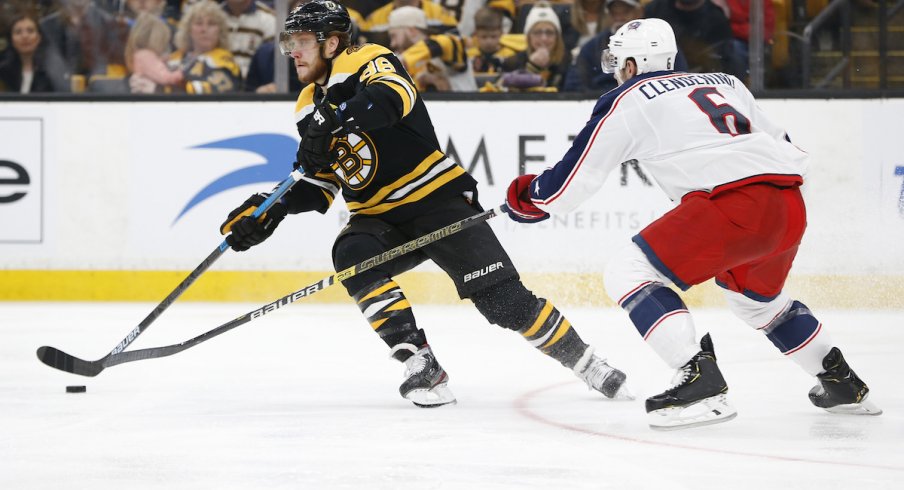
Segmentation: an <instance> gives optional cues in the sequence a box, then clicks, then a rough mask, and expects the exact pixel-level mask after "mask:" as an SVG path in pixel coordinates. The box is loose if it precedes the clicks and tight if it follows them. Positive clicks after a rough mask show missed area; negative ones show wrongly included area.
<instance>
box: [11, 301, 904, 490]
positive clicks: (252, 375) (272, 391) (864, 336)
mask: <svg viewBox="0 0 904 490" xmlns="http://www.w3.org/2000/svg"><path fill="white" fill-rule="evenodd" d="M154 306H155V305H153V304H107V303H0V332H2V335H0V339H2V340H0V488H2V489H58V488H61V487H66V488H72V489H82V488H84V489H92V490H104V489H111V490H112V489H115V490H122V489H145V488H167V489H180V488H198V489H212V488H216V489H299V488H317V489H319V488H366V489H384V488H385V489H396V488H419V489H420V488H467V489H483V488H487V489H501V488H506V489H533V488H537V489H540V488H542V489H575V488H615V489H633V488H638V489H646V488H654V487H659V488H667V489H669V490H675V489H691V488H694V489H708V488H713V489H716V488H718V489H757V490H760V489H763V488H782V489H819V490H828V489H851V488H858V489H859V488H869V489H883V488H904V483H902V482H904V415H902V411H904V383H902V381H901V379H902V377H901V365H902V354H901V352H902V346H904V326H902V324H901V320H902V318H904V314H902V313H904V312H902V311H900V310H898V311H884V312H880V311H817V312H816V313H817V316H818V317H819V318H820V320H821V321H822V322H823V324H824V325H825V327H826V329H827V330H828V332H829V333H830V334H831V335H832V336H833V338H834V339H835V341H836V345H838V346H840V347H841V349H842V351H843V352H844V354H845V357H846V358H847V359H848V360H849V361H850V363H851V366H852V367H853V368H854V370H855V371H856V372H857V373H858V374H859V375H860V376H861V377H863V378H864V379H865V380H866V381H867V383H868V384H869V386H870V387H871V389H872V394H871V397H872V400H873V401H874V402H876V403H877V404H878V405H879V406H880V407H881V408H883V409H884V410H885V413H884V414H883V415H881V416H878V417H864V416H859V417H858V416H840V415H830V414H827V413H824V412H822V411H820V410H818V409H816V408H814V407H813V406H811V405H810V403H809V401H808V400H807V391H808V390H809V389H810V387H811V386H812V385H813V380H812V379H811V378H809V377H808V376H807V375H806V374H804V373H803V372H802V371H801V370H800V369H799V368H798V367H797V366H796V365H794V364H793V363H792V362H790V361H788V360H786V359H783V358H782V357H781V355H780V354H779V353H778V351H777V350H776V349H775V348H774V347H773V346H772V344H771V343H770V342H769V341H768V340H766V339H765V338H763V336H762V335H761V334H759V333H757V332H754V331H752V330H751V329H749V328H748V327H746V326H744V325H742V324H741V323H740V321H738V320H735V319H734V318H733V317H732V316H731V315H730V314H729V313H728V312H727V310H699V311H696V312H695V313H696V319H697V333H698V336H700V335H702V333H703V332H705V331H709V332H711V333H712V335H713V341H714V344H715V350H716V354H717V356H718V357H719V361H720V362H719V363H720V366H721V367H722V371H723V373H724V374H725V377H726V379H727V380H728V384H729V387H730V392H729V395H730V399H731V400H732V401H733V403H734V404H735V406H736V407H737V409H738V417H737V418H736V419H735V420H733V421H731V422H728V423H724V424H718V425H713V426H708V427H701V428H695V429H687V430H683V431H674V432H654V431H652V430H650V429H649V428H648V427H647V425H646V422H645V412H644V409H643V398H644V397H645V396H649V395H652V394H655V393H658V392H660V391H662V390H663V389H664V388H665V387H667V385H668V382H669V380H670V378H671V371H670V370H668V369H667V368H666V367H665V366H664V365H663V364H662V363H661V362H660V361H659V360H658V358H656V357H654V355H653V353H652V351H651V350H650V349H649V348H648V347H647V346H646V345H644V344H643V341H642V340H641V339H640V337H639V336H638V335H637V333H636V331H635V330H634V328H633V327H632V326H631V325H630V323H629V321H628V318H627V316H626V315H625V314H624V313H623V312H621V311H619V310H614V309H611V310H610V309H589V308H588V309H577V308H567V307H565V308H562V309H563V310H564V311H565V313H566V315H567V316H568V318H569V319H570V320H571V322H572V323H573V324H574V325H575V326H576V328H577V329H578V331H579V332H580V333H581V334H582V336H583V337H584V339H585V340H586V341H588V342H591V343H592V344H594V345H596V346H597V348H598V351H600V352H602V353H604V354H605V355H607V356H608V357H609V359H610V363H612V364H613V365H615V366H617V367H619V368H621V369H623V370H625V371H626V372H627V373H628V382H629V383H630V386H631V388H632V389H633V391H634V392H635V394H636V395H637V396H638V399H637V400H635V401H632V402H612V401H607V400H605V399H603V398H602V396H601V395H598V394H595V393H592V392H589V391H588V390H587V388H586V387H585V386H584V385H583V384H582V383H581V382H580V381H579V380H578V379H577V378H576V377H574V375H573V374H572V373H571V372H570V371H568V370H566V369H565V368H563V367H561V366H560V365H559V364H558V363H556V362H555V361H552V360H551V359H548V358H545V357H544V356H542V355H541V354H539V353H538V352H536V351H535V350H533V349H532V348H531V347H529V346H528V344H527V343H526V342H524V341H523V340H521V339H520V338H519V336H518V335H517V334H514V333H512V332H509V331H504V330H502V329H499V328H498V327H494V326H490V325H487V324H486V323H485V322H484V321H483V319H482V318H481V317H480V316H479V315H478V314H477V312H476V311H475V310H474V309H472V308H470V307H469V306H467V305H462V306H446V307H439V306H431V307H416V308H415V314H416V316H417V318H418V321H419V324H420V325H421V326H422V327H424V328H425V329H426V331H427V335H428V339H429V340H430V343H431V345H432V346H433V348H434V351H435V352H436V354H437V357H438V358H439V360H440V362H441V363H442V364H443V366H444V367H445V368H446V370H447V371H448V372H449V374H450V376H451V383H450V387H451V388H452V390H453V392H454V393H455V394H456V396H457V397H458V404H457V405H455V406H452V407H444V408H439V409H419V408H416V407H415V406H413V405H412V404H410V403H409V402H407V401H406V400H403V399H402V398H401V397H400V396H399V394H398V391H397V388H398V384H399V383H400V381H401V375H402V370H403V368H402V365H401V364H399V363H397V362H395V361H391V360H390V359H389V358H388V357H387V354H388V349H387V348H386V347H385V346H384V345H383V343H382V342H381V341H380V340H379V339H378V338H377V336H376V335H375V334H374V333H373V332H372V331H371V329H370V327H369V326H368V325H367V324H366V322H365V321H364V320H363V319H362V318H361V317H360V313H359V312H358V311H357V309H356V308H355V307H354V305H352V304H348V305H336V306H328V305H317V304H305V303H304V302H299V303H297V304H295V305H292V306H290V307H287V308H284V309H281V310H279V311H277V312H274V313H272V314H270V315H267V316H265V317H263V318H261V319H258V320H255V321H253V322H251V323H249V324H247V325H244V326H242V327H239V328H238V329H236V330H233V331H231V332H228V333H226V334H225V335H223V336H221V337H218V338H216V339H214V340H211V341H209V342H207V343H204V344H202V345H199V346H197V347H195V348H193V349H190V350H187V351H185V352H182V353H180V354H177V355H175V356H173V357H169V358H164V359H157V360H146V361H139V362H135V363H131V364H123V365H120V366H115V367H111V368H108V369H107V370H105V371H104V372H102V373H101V374H100V375H99V376H97V377H96V378H83V377H79V376H75V375H72V374H68V373H63V372H58V371H56V370H53V369H51V368H49V367H47V366H45V365H43V364H41V363H40V362H39V361H38V360H37V358H36V356H35V349H37V348H38V347H39V346H41V345H51V346H54V347H57V348H60V349H62V350H64V351H66V352H69V353H71V354H73V355H76V356H79V357H82V358H84V359H89V360H94V359H98V358H100V357H102V356H104V355H105V354H106V353H107V352H108V351H109V350H110V349H112V348H113V346H114V345H115V344H116V343H118V342H119V340H120V339H122V338H123V337H124V336H125V335H126V334H127V333H128V332H129V331H130V330H131V329H132V328H133V327H134V326H135V325H137V324H138V322H140V321H141V319H143V318H144V317H145V315H147V314H148V313H149V312H150V311H151V309H152V308H153V307H154ZM256 307H257V305H249V304H197V303H176V304H175V305H173V306H172V307H171V308H170V309H169V310H168V311H167V312H166V313H164V314H163V316H161V317H160V318H159V319H158V320H157V321H156V322H155V323H154V324H153V325H151V327H150V328H149V329H148V330H147V331H146V332H145V333H144V334H143V335H142V336H141V337H140V338H139V339H138V340H136V341H135V343H134V344H133V345H132V346H131V347H130V348H145V347H152V346H157V345H164V344H170V343H176V342H179V341H182V340H185V339H188V338H190V337H192V336H194V335H197V334H199V333H201V332H204V331H206V330H209V329H211V328H214V327H216V326H218V325H220V324H222V323H225V322H227V321H228V320H230V319H231V318H234V317H236V316H239V315H241V314H243V313H246V312H248V311H250V310H252V309H254V308H256ZM67 385H86V386H87V393H82V394H67V393H65V387H66V386H67Z"/></svg>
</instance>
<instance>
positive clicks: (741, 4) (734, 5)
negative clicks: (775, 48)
mask: <svg viewBox="0 0 904 490" xmlns="http://www.w3.org/2000/svg"><path fill="white" fill-rule="evenodd" d="M727 2H728V9H729V11H730V12H731V14H730V15H729V17H728V22H729V24H731V32H732V34H733V35H734V39H732V44H733V45H734V53H733V54H734V58H733V59H735V60H736V61H737V63H738V66H737V67H735V68H734V69H733V71H734V73H735V74H739V73H740V74H741V75H739V76H741V80H744V79H745V78H746V76H747V75H748V73H749V71H750V67H749V63H750V46H749V43H750V0H727ZM773 32H775V7H773V5H772V0H763V42H764V43H765V44H766V45H767V46H768V45H771V44H772V33H773Z"/></svg>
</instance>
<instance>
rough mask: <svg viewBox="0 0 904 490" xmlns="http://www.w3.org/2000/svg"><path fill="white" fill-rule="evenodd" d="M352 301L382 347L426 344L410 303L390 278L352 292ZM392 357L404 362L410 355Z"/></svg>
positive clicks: (398, 352)
mask: <svg viewBox="0 0 904 490" xmlns="http://www.w3.org/2000/svg"><path fill="white" fill-rule="evenodd" d="M354 298H355V301H356V302H357V303H358V308H359V309H360V310H361V313H363V314H364V318H366V319H367V321H368V322H369V323H370V326H371V327H373V329H374V331H375V332H377V334H379V335H380V338H381V339H383V341H384V342H386V345H388V346H390V347H394V346H396V345H398V344H400V343H403V342H405V343H409V344H413V345H415V346H418V347H420V346H423V345H425V344H426V343H427V337H426V336H425V335H424V331H423V330H420V329H418V328H417V324H416V323H415V320H414V313H413V312H412V311H411V304H410V303H408V299H406V298H405V294H404V293H402V289H401V288H399V285H398V284H396V282H395V281H393V280H392V279H382V280H380V281H378V282H376V283H374V284H371V285H369V286H367V287H365V288H364V289H362V290H361V291H358V292H357V293H355V295H354ZM394 355H395V356H396V358H397V359H398V360H399V361H405V359H407V358H408V357H410V356H411V352H410V351H408V350H405V349H402V350H399V351H397V352H396V353H395V354H394Z"/></svg>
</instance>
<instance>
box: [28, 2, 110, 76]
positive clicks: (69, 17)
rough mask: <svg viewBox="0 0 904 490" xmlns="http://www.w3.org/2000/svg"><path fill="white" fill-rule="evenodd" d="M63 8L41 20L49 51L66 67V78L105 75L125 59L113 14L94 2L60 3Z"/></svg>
mask: <svg viewBox="0 0 904 490" xmlns="http://www.w3.org/2000/svg"><path fill="white" fill-rule="evenodd" d="M60 3H61V8H60V10H59V11H57V12H54V13H52V14H50V15H48V16H47V17H44V18H43V19H42V20H41V32H42V33H43V34H44V42H46V43H47V45H48V47H49V49H51V50H52V51H53V52H55V53H56V54H58V55H59V56H60V57H61V58H62V59H63V61H64V62H65V64H66V72H65V74H64V76H65V77H66V78H67V79H68V78H70V77H71V76H73V75H78V76H82V77H90V76H92V75H106V74H107V70H108V68H109V65H110V64H111V63H115V62H117V61H120V60H121V59H122V53H123V52H124V49H123V44H122V41H121V40H120V39H119V38H118V37H117V36H118V34H119V33H120V31H119V29H117V28H116V23H115V21H114V19H113V17H112V16H110V14H108V13H107V12H104V11H103V10H101V9H99V8H98V7H97V6H95V5H94V3H93V2H92V1H91V0H60Z"/></svg>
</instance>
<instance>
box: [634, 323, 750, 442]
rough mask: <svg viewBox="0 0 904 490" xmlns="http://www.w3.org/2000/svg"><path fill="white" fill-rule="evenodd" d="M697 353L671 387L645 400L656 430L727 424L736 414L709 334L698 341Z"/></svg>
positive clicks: (648, 418)
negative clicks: (728, 396)
mask: <svg viewBox="0 0 904 490" xmlns="http://www.w3.org/2000/svg"><path fill="white" fill-rule="evenodd" d="M700 349H701V350H700V352H698V353H697V354H696V355H695V356H694V357H692V358H691V360H690V361H688V362H687V364H685V365H684V366H682V367H681V368H680V369H678V371H677V372H676V373H675V377H674V378H672V387H671V388H669V389H668V390H666V391H665V392H663V393H660V394H659V395H656V396H653V397H650V398H647V403H646V408H647V420H648V422H649V424H650V427H651V428H653V429H657V430H673V429H684V428H688V427H697V426H701V425H709V424H717V423H720V422H727V421H729V420H731V419H733V418H735V417H736V416H737V414H738V412H737V411H736V410H735V409H734V407H732V406H731V404H729V403H728V398H727V396H726V394H727V393H728V385H727V384H726V383H725V378H723V377H722V373H721V371H719V366H718V365H717V364H716V354H715V352H714V351H713V343H712V339H710V337H709V334H706V335H704V336H703V338H702V339H701V340H700Z"/></svg>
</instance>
